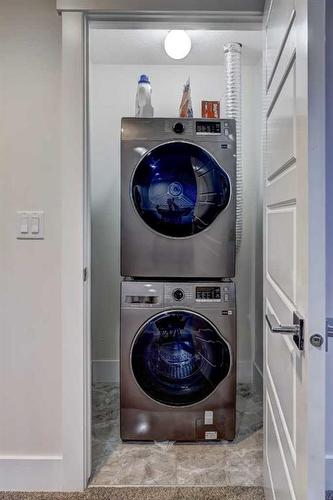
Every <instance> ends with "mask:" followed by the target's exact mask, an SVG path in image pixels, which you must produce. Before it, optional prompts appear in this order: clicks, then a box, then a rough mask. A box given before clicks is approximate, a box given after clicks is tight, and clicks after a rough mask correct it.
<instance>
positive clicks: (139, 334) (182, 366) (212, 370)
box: [120, 281, 236, 441]
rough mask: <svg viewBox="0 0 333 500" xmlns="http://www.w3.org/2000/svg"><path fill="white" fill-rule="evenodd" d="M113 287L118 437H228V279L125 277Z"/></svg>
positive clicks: (231, 366) (232, 356) (231, 376)
mask: <svg viewBox="0 0 333 500" xmlns="http://www.w3.org/2000/svg"><path fill="white" fill-rule="evenodd" d="M121 290H122V291H121V334H120V335H121V338H120V365H121V367H120V408H121V410H120V422H121V438H122V439H123V440H134V441H152V440H157V441H160V440H162V441H164V440H172V441H201V440H202V441H207V440H208V441H210V440H221V439H226V440H232V439H233V438H234V436H235V407H236V309H235V285H234V283H232V282H214V283H212V282H207V283H205V282H198V283H188V282H166V283H162V282H154V281H149V282H141V281H140V282H138V281H125V282H123V283H122V288H121Z"/></svg>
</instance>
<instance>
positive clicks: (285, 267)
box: [264, 0, 325, 500]
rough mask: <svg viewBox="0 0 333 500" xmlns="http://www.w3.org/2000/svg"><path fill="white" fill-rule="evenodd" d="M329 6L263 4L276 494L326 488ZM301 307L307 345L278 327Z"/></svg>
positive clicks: (269, 441) (269, 457) (269, 469)
mask: <svg viewBox="0 0 333 500" xmlns="http://www.w3.org/2000/svg"><path fill="white" fill-rule="evenodd" d="M324 12H325V10H324V2H323V1H322V0H272V1H269V2H268V5H266V20H265V36H266V51H265V52H266V53H265V63H264V65H265V70H266V96H265V101H266V102H265V116H264V121H265V127H264V129H265V146H264V172H265V179H264V221H265V222H264V235H265V236H264V300H265V304H264V310H265V316H266V317H265V328H264V332H265V333H264V400H265V421H264V436H265V437H264V469H265V490H266V497H267V498H270V499H271V498H272V499H276V500H289V499H290V500H291V499H297V500H307V499H309V500H310V499H311V500H321V499H324V489H325V460H324V452H325V442H324V441H325V434H324V429H325V425H324V423H325V422H324V418H325V409H324V407H325V342H323V345H321V346H320V345H319V343H320V340H321V339H320V337H317V338H315V339H313V340H312V341H313V343H314V344H316V341H317V343H318V345H313V344H312V343H311V340H310V338H311V336H312V335H314V334H320V335H321V336H322V340H323V341H324V335H325V333H324V332H325V240H324V238H325V231H324V223H325V217H324V214H325V154H324V148H325V140H324V136H323V132H324V95H325V93H324V89H325V87H324V32H325V29H324V27H325V26H324ZM295 312H298V313H299V315H300V316H301V317H302V318H303V319H304V346H302V345H301V342H298V344H299V345H298V346H297V345H296V344H297V340H299V339H297V337H293V335H292V334H290V332H289V333H287V332H279V331H278V330H281V328H280V326H281V325H286V326H291V327H292V326H293V323H294V321H293V320H294V318H293V316H294V313H295ZM274 330H277V331H274ZM284 330H288V329H284Z"/></svg>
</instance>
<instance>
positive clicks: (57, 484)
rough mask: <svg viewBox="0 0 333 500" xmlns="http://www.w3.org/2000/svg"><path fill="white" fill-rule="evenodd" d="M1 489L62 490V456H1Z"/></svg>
mask: <svg viewBox="0 0 333 500" xmlns="http://www.w3.org/2000/svg"><path fill="white" fill-rule="evenodd" d="M0 469H1V475H0V491H61V490H63V489H64V485H63V459H62V457H61V456H45V457H44V456H28V457H20V456H13V457H8V456H0Z"/></svg>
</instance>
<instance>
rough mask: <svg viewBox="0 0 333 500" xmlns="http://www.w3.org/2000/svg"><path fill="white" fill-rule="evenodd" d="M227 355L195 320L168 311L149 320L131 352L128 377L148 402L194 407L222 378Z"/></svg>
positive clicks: (209, 326) (206, 326) (206, 324)
mask: <svg viewBox="0 0 333 500" xmlns="http://www.w3.org/2000/svg"><path fill="white" fill-rule="evenodd" d="M230 362H231V360H230V352H229V348H228V345H227V343H226V342H225V341H224V339H223V338H222V336H221V335H220V334H219V332H218V331H217V330H216V329H215V328H214V327H213V326H212V324H211V323H209V322H208V321H207V320H206V319H205V318H203V317H202V316H201V315H198V314H196V313H193V312H191V311H182V310H179V311H178V310H177V311H168V312H165V313H161V314H158V315H156V316H155V317H154V318H152V319H151V320H150V321H149V322H148V323H146V324H145V325H144V327H143V328H142V329H141V331H140V332H139V333H138V335H137V337H136V339H135V341H134V344H133V348H132V353H131V363H132V369H133V373H134V376H135V378H136V380H137V382H138V384H139V385H140V387H141V388H142V389H143V391H144V392H145V393H146V394H148V395H149V396H150V397H151V398H152V399H154V400H155V401H158V402H160V403H163V404H166V405H169V406H186V405H190V404H194V403H198V402H199V401H202V400H203V399H205V398H206V397H207V396H209V394H211V393H212V392H213V391H214V389H215V388H216V387H217V386H218V385H219V383H220V382H221V381H222V380H223V379H224V378H225V377H226V376H227V374H228V372H229V368H230Z"/></svg>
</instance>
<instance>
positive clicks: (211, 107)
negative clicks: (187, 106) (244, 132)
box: [201, 101, 220, 118]
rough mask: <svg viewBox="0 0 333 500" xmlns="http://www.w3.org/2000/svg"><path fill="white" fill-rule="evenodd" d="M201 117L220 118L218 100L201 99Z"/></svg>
mask: <svg viewBox="0 0 333 500" xmlns="http://www.w3.org/2000/svg"><path fill="white" fill-rule="evenodd" d="M201 117H202V118H220V101H201Z"/></svg>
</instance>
